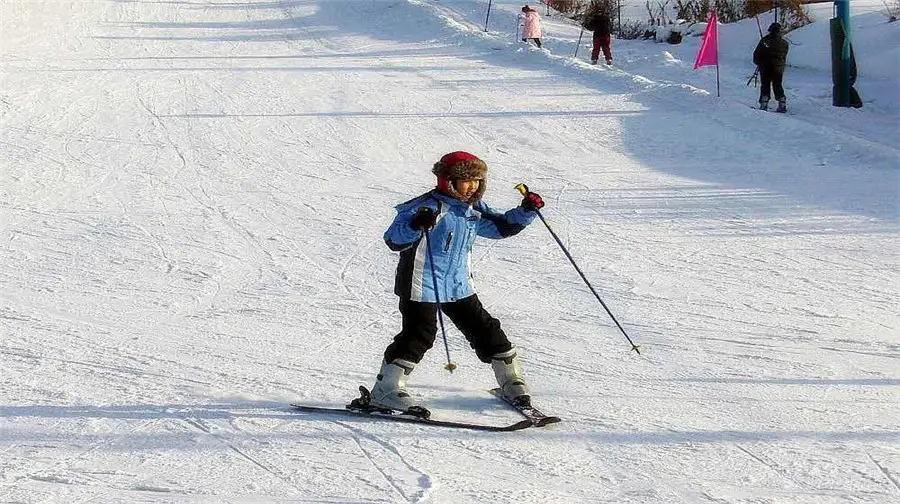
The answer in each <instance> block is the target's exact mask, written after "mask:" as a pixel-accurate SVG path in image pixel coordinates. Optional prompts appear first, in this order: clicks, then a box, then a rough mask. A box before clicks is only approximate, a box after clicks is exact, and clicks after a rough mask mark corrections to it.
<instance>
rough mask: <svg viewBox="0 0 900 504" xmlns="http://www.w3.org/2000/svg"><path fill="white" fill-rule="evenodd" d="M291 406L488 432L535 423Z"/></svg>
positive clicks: (306, 409) (515, 429)
mask: <svg viewBox="0 0 900 504" xmlns="http://www.w3.org/2000/svg"><path fill="white" fill-rule="evenodd" d="M291 407H292V408H294V409H296V410H298V411H303V412H306V413H328V414H333V415H349V416H356V417H363V418H377V419H383V420H394V421H397V422H407V423H417V424H422V425H431V426H434V427H454V428H457V429H470V430H479V431H489V432H512V431H517V430H522V429H527V428H529V427H533V426H535V425H536V424H535V423H534V422H532V421H531V420H527V419H526V420H522V421H521V422H516V423H514V424H512V425H484V424H475V423H468V422H454V421H450V420H435V419H433V418H424V417H419V416H412V415H406V414H403V413H400V412H391V413H388V412H387V411H391V410H382V409H378V410H354V409H341V408H321V407H318V406H304V405H302V404H291Z"/></svg>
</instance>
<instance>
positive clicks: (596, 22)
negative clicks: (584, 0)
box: [582, 6, 612, 65]
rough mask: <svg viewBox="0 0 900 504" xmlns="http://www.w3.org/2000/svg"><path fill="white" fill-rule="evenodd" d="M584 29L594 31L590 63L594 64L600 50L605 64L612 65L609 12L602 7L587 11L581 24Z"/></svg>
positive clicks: (598, 57)
mask: <svg viewBox="0 0 900 504" xmlns="http://www.w3.org/2000/svg"><path fill="white" fill-rule="evenodd" d="M582 26H584V28H585V29H586V30H590V31H592V32H594V48H593V50H592V51H591V63H592V64H594V65H596V64H597V60H599V59H600V51H601V50H602V51H603V57H604V58H606V64H607V65H612V49H611V47H610V45H611V44H612V21H611V20H610V17H609V13H607V12H606V11H605V10H603V9H602V8H600V7H599V6H598V7H595V8H594V9H592V10H590V11H588V12H587V14H586V15H585V16H584V23H583V24H582Z"/></svg>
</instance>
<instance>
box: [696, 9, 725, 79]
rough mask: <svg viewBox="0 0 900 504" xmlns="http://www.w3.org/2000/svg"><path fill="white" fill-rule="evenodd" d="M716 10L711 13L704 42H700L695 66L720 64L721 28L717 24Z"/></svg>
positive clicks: (704, 33)
mask: <svg viewBox="0 0 900 504" xmlns="http://www.w3.org/2000/svg"><path fill="white" fill-rule="evenodd" d="M717 24H718V23H717V22H716V11H712V12H711V13H710V14H709V22H708V24H707V25H706V31H705V32H703V43H702V44H700V52H698V53H697V61H695V62H694V68H700V67H702V66H709V65H715V66H719V30H718V29H717V27H716V25H717Z"/></svg>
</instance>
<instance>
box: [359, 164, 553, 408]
mask: <svg viewBox="0 0 900 504" xmlns="http://www.w3.org/2000/svg"><path fill="white" fill-rule="evenodd" d="M432 172H433V173H434V174H435V175H436V176H437V187H436V188H435V189H433V190H431V191H428V192H427V193H425V194H422V195H420V196H417V197H415V198H413V199H411V200H409V201H407V202H405V203H401V204H400V205H397V207H396V210H397V216H396V217H395V218H394V222H393V223H392V224H391V225H390V227H389V228H388V230H387V231H386V232H385V233H384V241H385V243H387V245H388V247H389V248H390V249H391V250H393V251H395V252H400V260H399V263H398V265H397V273H396V278H395V283H394V293H395V294H397V295H398V296H399V297H400V313H401V314H402V317H403V321H402V329H401V331H400V333H399V334H397V335H396V336H394V340H393V342H392V343H391V344H390V345H388V347H387V349H385V351H384V361H383V362H382V365H381V370H380V371H379V373H378V376H377V379H376V382H375V386H374V387H373V388H372V392H371V404H373V405H375V406H381V407H385V408H391V409H395V410H400V411H409V410H410V408H412V407H416V408H418V409H419V410H421V409H424V408H421V407H420V406H418V405H416V404H415V401H414V399H413V398H412V397H411V396H410V395H409V393H408V392H407V390H406V382H407V380H408V379H409V375H410V373H412V371H413V368H415V366H416V364H418V363H419V361H420V360H421V359H422V357H423V356H424V355H425V352H427V351H428V350H429V349H430V348H431V346H432V345H433V344H434V339H435V335H436V334H437V322H436V316H437V309H438V303H439V304H440V309H441V311H442V312H443V313H444V314H446V315H447V317H449V318H450V320H451V321H452V322H453V323H454V324H455V325H456V327H457V328H458V329H459V330H460V332H462V334H463V335H464V336H465V337H466V340H467V341H468V342H469V344H470V345H471V346H472V348H473V349H475V353H476V355H477V356H478V359H479V360H481V361H482V362H484V363H486V364H487V363H489V364H491V367H492V368H493V370H494V375H495V376H496V378H497V383H499V384H500V388H501V389H502V390H503V394H504V395H505V396H506V397H507V398H508V399H510V400H512V401H514V402H516V403H517V404H520V405H524V406H528V405H530V403H531V397H530V395H529V392H528V389H527V388H526V386H525V381H524V379H523V378H522V367H521V365H520V363H519V360H518V357H517V356H516V349H515V347H514V346H513V345H512V344H510V342H509V340H508V339H507V338H506V334H504V332H503V330H502V329H501V328H500V322H499V321H498V320H497V319H495V318H494V317H492V316H491V315H490V314H489V313H488V312H487V311H486V310H485V309H484V307H483V306H482V305H481V301H479V300H478V296H477V295H476V294H475V288H474V285H473V283H472V273H471V272H470V271H469V264H470V256H471V253H472V247H473V245H474V242H475V237H476V236H484V237H486V238H494V239H499V238H506V237H508V236H513V235H515V234H517V233H519V232H520V231H521V230H522V229H524V228H525V226H527V225H529V224H531V222H532V221H533V220H534V218H535V216H536V213H535V210H538V209H540V208H541V207H543V206H544V202H543V201H542V200H541V197H540V196H538V195H537V194H535V193H533V192H528V193H526V194H525V197H524V199H523V200H522V203H521V205H520V206H519V207H516V208H513V209H512V210H509V211H507V212H506V213H502V214H501V213H497V212H495V211H493V210H491V209H490V208H489V207H488V206H487V204H485V203H484V202H483V201H482V200H481V197H482V196H483V195H484V192H485V189H486V188H487V180H486V176H487V165H486V164H485V163H484V161H482V160H481V159H479V158H478V157H476V156H474V155H473V154H469V153H468V152H461V151H459V152H451V153H449V154H447V155H445V156H443V157H442V158H441V159H440V161H438V162H437V163H435V164H434V167H433V169H432ZM435 277H436V280H435Z"/></svg>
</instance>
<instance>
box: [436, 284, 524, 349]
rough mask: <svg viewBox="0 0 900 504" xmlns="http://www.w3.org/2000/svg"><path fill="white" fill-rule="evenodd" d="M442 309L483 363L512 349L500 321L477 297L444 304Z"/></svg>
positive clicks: (473, 296)
mask: <svg viewBox="0 0 900 504" xmlns="http://www.w3.org/2000/svg"><path fill="white" fill-rule="evenodd" d="M441 308H443V311H444V313H446V314H447V317H449V318H450V320H451V321H453V323H454V324H455V325H456V327H457V328H458V329H459V331H460V332H461V333H463V336H465V337H466V340H467V341H468V342H469V345H471V346H472V348H473V349H474V350H475V355H477V356H478V359H479V360H480V361H481V362H484V363H490V362H491V357H493V356H494V355H496V354H498V353H502V352H506V351H509V350H510V349H511V348H512V344H510V342H509V339H507V337H506V333H504V332H503V329H502V328H501V327H500V321H499V320H497V319H495V318H494V317H492V316H491V314H490V313H488V312H487V310H485V309H484V306H482V304H481V301H480V300H479V299H478V296H477V295H472V296H469V297H467V298H464V299H460V300H459V301H456V302H455V303H447V304H442V305H441Z"/></svg>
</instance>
